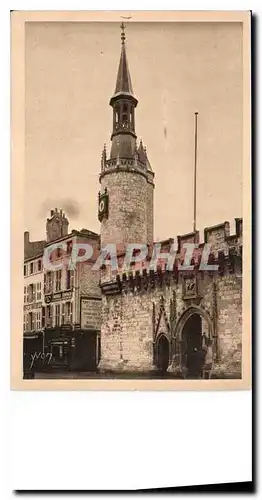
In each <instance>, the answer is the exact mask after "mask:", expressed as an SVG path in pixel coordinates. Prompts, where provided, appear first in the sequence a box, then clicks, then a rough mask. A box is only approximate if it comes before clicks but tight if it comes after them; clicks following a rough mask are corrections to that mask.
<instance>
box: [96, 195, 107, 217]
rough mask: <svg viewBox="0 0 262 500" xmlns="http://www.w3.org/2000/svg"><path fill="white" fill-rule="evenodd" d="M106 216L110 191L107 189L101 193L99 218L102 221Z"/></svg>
mask: <svg viewBox="0 0 262 500" xmlns="http://www.w3.org/2000/svg"><path fill="white" fill-rule="evenodd" d="M104 217H106V218H107V217H108V193H107V190H106V189H105V192H104V193H103V194H101V195H99V201H98V219H99V220H100V222H101V221H102V219H103V218H104Z"/></svg>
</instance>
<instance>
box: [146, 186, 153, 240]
mask: <svg viewBox="0 0 262 500" xmlns="http://www.w3.org/2000/svg"><path fill="white" fill-rule="evenodd" d="M153 228H154V186H153V184H151V183H148V184H147V243H148V244H149V245H150V244H152V243H153V241H154V234H153Z"/></svg>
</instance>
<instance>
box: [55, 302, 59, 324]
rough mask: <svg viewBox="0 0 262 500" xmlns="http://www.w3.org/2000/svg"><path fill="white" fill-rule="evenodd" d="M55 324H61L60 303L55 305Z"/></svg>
mask: <svg viewBox="0 0 262 500" xmlns="http://www.w3.org/2000/svg"><path fill="white" fill-rule="evenodd" d="M55 326H60V304H56V305H55Z"/></svg>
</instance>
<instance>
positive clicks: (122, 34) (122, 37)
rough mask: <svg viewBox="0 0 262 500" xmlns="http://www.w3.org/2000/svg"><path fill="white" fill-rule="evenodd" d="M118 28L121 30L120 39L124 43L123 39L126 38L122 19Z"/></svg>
mask: <svg viewBox="0 0 262 500" xmlns="http://www.w3.org/2000/svg"><path fill="white" fill-rule="evenodd" d="M120 28H121V30H122V33H121V40H122V43H124V41H125V39H126V35H125V28H126V26H125V24H124V23H123V21H122V23H121V25H120Z"/></svg>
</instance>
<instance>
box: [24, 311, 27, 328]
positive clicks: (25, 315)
mask: <svg viewBox="0 0 262 500" xmlns="http://www.w3.org/2000/svg"><path fill="white" fill-rule="evenodd" d="M26 317H27V314H26V313H24V332H25V331H26V321H27V318H26Z"/></svg>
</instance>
